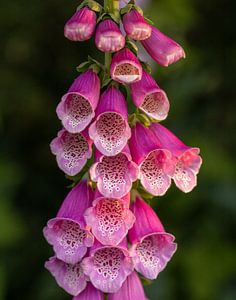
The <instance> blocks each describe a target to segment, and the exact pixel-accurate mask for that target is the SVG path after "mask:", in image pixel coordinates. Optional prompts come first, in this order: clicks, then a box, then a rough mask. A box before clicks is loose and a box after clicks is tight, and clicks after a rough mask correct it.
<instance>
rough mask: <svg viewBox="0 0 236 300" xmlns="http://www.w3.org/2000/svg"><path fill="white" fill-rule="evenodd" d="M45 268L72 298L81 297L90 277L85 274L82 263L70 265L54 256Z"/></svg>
mask: <svg viewBox="0 0 236 300" xmlns="http://www.w3.org/2000/svg"><path fill="white" fill-rule="evenodd" d="M45 268H46V269H47V270H48V271H49V272H50V273H51V274H52V276H53V277H54V278H55V280H56V282H57V284H58V285H59V286H60V287H61V288H63V289H64V290H65V291H66V292H67V293H68V294H70V295H72V296H77V295H79V294H80V293H81V292H82V291H83V290H84V289H85V288H86V285H87V281H88V277H87V276H86V275H85V274H84V272H83V269H82V267H81V263H77V264H68V263H65V262H64V261H62V260H60V259H58V258H56V256H54V257H51V258H50V259H49V260H48V261H47V262H46V263H45Z"/></svg>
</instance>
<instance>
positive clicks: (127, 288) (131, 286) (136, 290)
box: [108, 272, 147, 300]
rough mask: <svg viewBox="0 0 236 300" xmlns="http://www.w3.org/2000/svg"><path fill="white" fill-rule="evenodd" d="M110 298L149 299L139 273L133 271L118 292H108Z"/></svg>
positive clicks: (112, 299)
mask: <svg viewBox="0 0 236 300" xmlns="http://www.w3.org/2000/svg"><path fill="white" fill-rule="evenodd" d="M108 300H147V298H146V296H145V293H144V289H143V286H142V283H141V281H140V279H139V277H138V275H137V273H136V272H133V273H131V274H130V275H129V276H128V277H127V279H126V281H125V282H124V283H123V285H122V287H121V288H120V290H119V291H118V292H117V293H115V294H108Z"/></svg>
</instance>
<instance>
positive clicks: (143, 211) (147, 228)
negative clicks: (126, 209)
mask: <svg viewBox="0 0 236 300" xmlns="http://www.w3.org/2000/svg"><path fill="white" fill-rule="evenodd" d="M131 211H132V212H133V214H134V216H135V218H136V221H135V223H134V226H133V227H132V228H131V229H130V230H129V241H130V242H131V243H132V244H136V243H137V242H140V241H141V240H142V238H143V237H144V236H147V235H150V234H152V233H154V232H164V231H165V229H164V227H163V225H162V223H161V221H160V219H159V218H158V217H157V215H156V213H155V211H154V210H153V209H152V208H151V206H149V205H148V204H147V203H146V202H145V201H144V200H142V199H141V198H139V197H137V198H136V200H135V202H134V203H133V205H132V206H131Z"/></svg>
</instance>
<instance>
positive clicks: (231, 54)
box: [0, 0, 236, 300]
mask: <svg viewBox="0 0 236 300" xmlns="http://www.w3.org/2000/svg"><path fill="white" fill-rule="evenodd" d="M79 2H80V1H74V0H73V1H72V0H71V1H68V0H57V1H55V0H46V1H42V0H32V1H29V0H11V1H8V0H2V1H1V4H0V34H1V43H0V44H1V47H0V57H1V60H0V61H1V62H0V64H1V68H0V99H1V109H0V133H1V136H2V137H1V139H0V143H1V155H0V188H1V194H0V257H1V258H0V300H13V299H16V300H21V299H22V300H23V299H24V300H32V299H34V300H52V299H57V300H64V299H70V298H71V297H70V296H68V295H66V294H65V293H64V292H63V291H62V290H61V289H60V288H59V287H57V286H56V284H55V282H54V280H53V278H52V277H51V276H50V274H49V273H48V272H47V271H46V270H45V269H44V267H43V264H44V261H45V260H46V259H47V258H48V257H49V256H50V255H51V254H52V250H51V248H50V247H49V246H48V245H47V243H46V241H45V240H44V239H43V237H42V228H43V226H44V224H45V223H46V221H47V219H48V218H50V217H53V216H54V215H55V214H56V211H57V209H58V207H59V205H60V203H61V201H62V200H63V197H64V196H65V195H66V193H67V191H68V190H67V188H66V186H67V185H68V184H69V182H68V181H67V180H66V179H65V178H64V175H63V173H62V172H61V171H59V170H58V168H57V166H56V162H55V158H54V157H53V155H52V154H51V153H50V150H49V146H48V145H49V142H50V141H51V139H52V138H53V137H54V136H55V135H56V133H57V130H58V129H59V128H60V123H59V121H58V120H57V118H56V114H55V108H56V105H57V103H58V102H59V100H60V97H61V95H62V94H63V93H64V92H65V91H66V89H67V88H68V87H69V85H70V83H71V82H72V80H73V79H74V77H75V76H76V71H75V66H77V65H78V64H79V63H80V62H81V61H83V60H84V59H85V58H86V56H87V54H88V53H90V54H91V55H93V56H95V57H97V58H99V59H102V55H101V54H99V56H98V51H96V49H95V48H94V43H93V41H90V42H89V43H72V42H69V41H68V40H66V39H65V38H64V37H63V26H64V23H65V21H66V20H67V19H68V18H69V17H70V15H71V14H72V13H73V11H74V9H75V7H76V6H77V4H78V3H79ZM235 4H236V2H235V1H234V0H155V1H154V0H153V1H149V6H148V7H147V12H148V16H149V17H151V18H152V19H153V20H154V21H155V24H156V26H157V27H158V28H160V29H161V30H162V31H164V32H165V33H166V34H167V35H169V36H171V37H173V38H174V39H176V40H177V41H178V42H179V43H181V44H182V45H183V46H184V48H185V50H186V53H187V58H186V59H185V60H182V61H181V62H178V63H177V64H175V65H173V66H170V67H169V68H164V67H157V68H155V70H154V74H155V77H156V79H157V80H158V82H159V84H160V85H161V86H162V87H163V89H165V90H166V91H167V93H168V95H169V99H170V101H171V112H170V115H169V118H168V120H167V121H165V122H164V124H166V125H167V126H168V127H169V128H170V129H172V130H173V131H174V132H176V133H177V134H178V135H179V136H180V137H181V138H183V139H184V141H185V142H186V143H187V144H190V145H193V146H199V147H200V148H201V153H202V157H203V159H204V164H203V166H202V169H201V172H200V175H199V176H198V180H199V184H198V187H197V188H196V189H195V190H194V191H193V192H192V193H190V194H183V193H181V192H180V191H179V190H177V189H176V187H175V186H174V185H173V186H172V187H171V189H170V190H169V191H168V193H167V195H166V196H164V197H162V198H160V199H155V200H153V205H154V206H155V208H156V209H157V210H158V213H159V216H160V217H161V219H162V221H163V223H164V224H165V227H166V229H167V231H169V232H172V233H174V234H175V235H176V238H177V241H178V244H179V249H178V252H177V253H176V254H175V256H174V258H173V260H172V261H171V263H170V264H169V266H168V268H167V269H166V270H165V271H164V272H162V273H161V274H160V276H159V278H158V279H157V280H156V281H155V282H154V283H153V285H151V286H149V287H148V288H147V294H148V296H149V298H150V299H151V300H156V299H158V300H175V299H181V300H185V299H186V300H233V299H236V276H235V275H236V274H235V273H236V260H235V250H236V246H235V240H234V239H233V235H234V231H235V225H236V224H235V216H236V214H235V212H236V197H235V194H236V187H235V173H236V171H235V170H236V168H235V167H236V166H235V162H236V159H235V146H236V145H235V142H236V140H235V135H236V126H235V125H236V124H235V111H234V103H235V80H236V73H235V72H236V66H235V65H236V44H235V41H236V39H235V34H236V29H235V28H236V26H235V24H234V23H235V22H233V19H234V20H235V16H234V13H235V11H236V5H235Z"/></svg>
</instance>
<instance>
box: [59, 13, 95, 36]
mask: <svg viewBox="0 0 236 300" xmlns="http://www.w3.org/2000/svg"><path fill="white" fill-rule="evenodd" d="M96 19H97V17H96V13H95V12H94V11H92V10H91V9H89V8H88V7H83V8H82V9H80V10H78V11H77V12H76V13H75V14H74V15H73V16H72V17H71V18H70V20H68V21H67V23H66V25H65V28H64V35H65V37H66V38H68V39H69V40H71V41H86V40H89V39H90V38H91V37H92V35H93V33H94V31H95V27H96Z"/></svg>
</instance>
